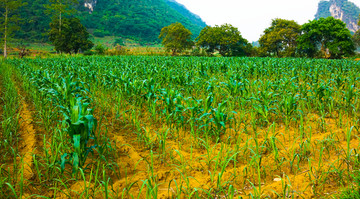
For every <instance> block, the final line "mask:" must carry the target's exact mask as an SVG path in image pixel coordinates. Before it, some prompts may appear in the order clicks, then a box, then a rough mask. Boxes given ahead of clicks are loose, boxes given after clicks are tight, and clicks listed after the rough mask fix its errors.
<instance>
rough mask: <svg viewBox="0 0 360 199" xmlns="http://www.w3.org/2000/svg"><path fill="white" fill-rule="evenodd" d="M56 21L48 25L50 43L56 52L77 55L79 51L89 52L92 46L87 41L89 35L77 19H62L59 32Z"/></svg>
mask: <svg viewBox="0 0 360 199" xmlns="http://www.w3.org/2000/svg"><path fill="white" fill-rule="evenodd" d="M58 24H59V22H58V20H55V21H53V22H51V23H50V28H51V29H50V33H49V35H50V38H49V39H50V41H51V42H52V43H53V44H54V46H55V49H56V51H59V52H65V53H70V54H71V53H72V52H74V53H78V52H79V50H80V49H81V50H83V51H85V50H89V49H91V48H92V47H93V46H94V44H93V43H92V42H91V41H90V40H89V33H88V31H87V30H86V28H85V27H84V26H83V25H82V24H81V23H80V20H79V19H77V18H70V19H67V18H65V19H63V23H62V24H61V32H59V30H58Z"/></svg>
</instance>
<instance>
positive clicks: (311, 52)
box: [297, 17, 355, 59]
mask: <svg viewBox="0 0 360 199" xmlns="http://www.w3.org/2000/svg"><path fill="white" fill-rule="evenodd" d="M301 30H302V34H301V36H300V37H299V38H298V40H297V42H298V50H299V52H300V53H301V54H304V55H306V56H308V57H316V56H320V57H324V58H331V59H337V58H341V57H343V56H350V55H353V54H354V51H355V46H354V42H353V41H352V37H351V33H350V31H349V30H348V29H347V28H346V24H345V23H344V22H342V21H341V20H339V19H335V18H333V17H328V18H320V19H319V20H313V21H309V22H308V23H305V24H304V25H303V26H302V28H301Z"/></svg>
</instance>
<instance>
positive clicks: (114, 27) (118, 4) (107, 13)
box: [17, 0, 206, 43]
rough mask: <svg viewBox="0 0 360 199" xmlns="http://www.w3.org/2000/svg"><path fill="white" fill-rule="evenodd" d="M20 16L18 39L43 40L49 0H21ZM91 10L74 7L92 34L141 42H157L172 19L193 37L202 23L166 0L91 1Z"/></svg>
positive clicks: (172, 21) (183, 9) (81, 0)
mask: <svg viewBox="0 0 360 199" xmlns="http://www.w3.org/2000/svg"><path fill="white" fill-rule="evenodd" d="M24 1H25V2H27V6H24V7H23V8H22V10H21V13H20V15H21V16H22V17H23V18H24V19H26V20H24V23H23V25H22V31H20V32H19V33H17V34H18V35H17V36H18V37H19V38H22V39H26V40H27V41H39V40H40V41H41V40H42V41H46V40H47V35H46V32H47V30H48V29H49V23H50V20H51V19H50V16H47V15H46V9H45V6H46V5H48V4H49V0H24ZM94 2H96V3H95V5H94V10H93V12H91V11H90V10H89V9H88V8H86V7H85V6H84V3H85V1H84V0H80V1H79V4H78V5H75V6H74V9H75V10H76V12H75V17H77V18H79V19H80V20H81V23H82V24H83V25H84V26H85V27H86V28H88V30H89V31H90V33H92V34H93V35H95V36H98V37H102V36H112V35H116V36H120V37H124V38H130V39H133V40H136V41H139V42H141V43H146V42H159V40H158V38H157V37H158V35H159V33H160V31H161V28H163V27H164V26H167V25H170V24H171V23H174V22H180V23H182V24H184V26H185V27H186V28H188V29H189V30H191V32H192V33H194V37H196V36H197V35H198V34H199V33H200V31H201V29H202V28H203V27H205V26H206V24H205V22H203V21H202V20H201V19H200V17H198V16H196V15H194V14H193V13H191V12H190V11H188V10H187V9H186V8H185V7H184V6H183V5H181V4H178V3H177V2H175V1H168V0H139V1H128V0H107V1H94Z"/></svg>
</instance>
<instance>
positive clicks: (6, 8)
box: [0, 0, 25, 59]
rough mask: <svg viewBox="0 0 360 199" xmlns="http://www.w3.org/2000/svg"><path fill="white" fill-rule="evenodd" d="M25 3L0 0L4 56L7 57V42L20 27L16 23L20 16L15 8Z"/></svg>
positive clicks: (20, 0) (14, 0)
mask: <svg viewBox="0 0 360 199" xmlns="http://www.w3.org/2000/svg"><path fill="white" fill-rule="evenodd" d="M24 5H25V3H23V2H22V0H0V11H1V13H2V17H1V21H0V25H1V27H0V30H1V32H2V33H3V34H2V40H3V42H4V58H5V59H6V58H7V42H8V40H9V38H11V36H12V35H13V33H14V32H15V31H16V30H19V29H20V26H19V25H18V23H19V21H20V17H19V15H18V14H17V10H18V9H19V8H20V7H21V6H24Z"/></svg>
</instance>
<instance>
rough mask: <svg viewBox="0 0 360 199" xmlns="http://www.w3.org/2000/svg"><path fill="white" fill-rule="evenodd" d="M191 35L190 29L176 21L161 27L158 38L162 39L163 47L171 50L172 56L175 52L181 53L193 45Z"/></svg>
mask: <svg viewBox="0 0 360 199" xmlns="http://www.w3.org/2000/svg"><path fill="white" fill-rule="evenodd" d="M191 35H192V33H191V32H190V30H188V29H186V28H185V27H184V26H183V25H182V24H181V23H178V22H177V23H173V24H171V25H169V26H166V27H164V28H162V29H161V32H160V35H159V38H160V39H162V44H163V45H164V46H165V48H166V49H167V50H169V51H171V52H172V55H173V56H174V55H176V53H181V52H182V51H183V50H185V49H189V48H191V47H192V46H193V42H192V41H191Z"/></svg>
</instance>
